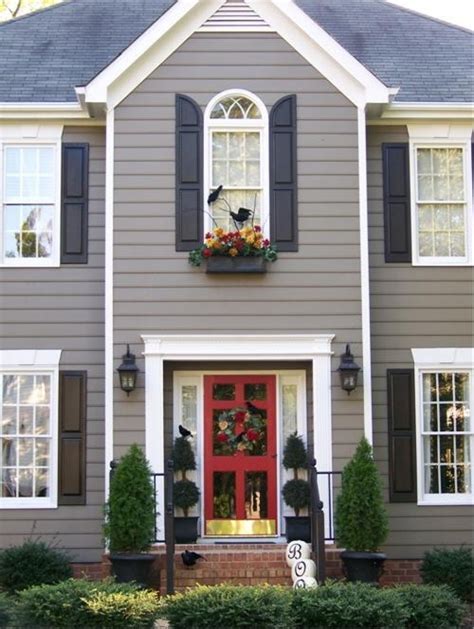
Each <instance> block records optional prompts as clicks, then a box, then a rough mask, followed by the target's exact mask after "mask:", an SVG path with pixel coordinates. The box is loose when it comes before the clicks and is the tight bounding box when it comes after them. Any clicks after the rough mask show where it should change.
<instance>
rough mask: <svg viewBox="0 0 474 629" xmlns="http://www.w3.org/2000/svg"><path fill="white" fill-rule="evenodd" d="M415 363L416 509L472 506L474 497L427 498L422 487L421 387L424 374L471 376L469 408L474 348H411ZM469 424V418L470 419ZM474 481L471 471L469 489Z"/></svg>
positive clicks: (472, 396) (473, 383)
mask: <svg viewBox="0 0 474 629" xmlns="http://www.w3.org/2000/svg"><path fill="white" fill-rule="evenodd" d="M411 352H412V355H413V360H414V363H415V418H416V461H417V464H416V469H417V488H418V505H420V506H435V505H472V504H473V502H474V494H473V493H470V494H467V493H466V494H427V493H426V492H425V487H424V469H423V467H424V454H423V439H422V428H423V387H422V378H423V374H425V373H432V372H433V371H436V372H442V371H447V372H453V371H454V372H457V371H468V372H469V373H470V374H471V387H470V395H471V406H472V403H473V402H474V395H473V392H472V389H473V385H474V347H472V348H471V347H467V348H445V347H443V348H420V349H418V348H414V349H412V350H411ZM471 420H472V418H471ZM472 450H474V447H471V462H473V461H474V459H473V457H474V452H473V451H472ZM473 481H474V470H473V469H472V467H471V487H472V482H473Z"/></svg>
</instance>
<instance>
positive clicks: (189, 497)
mask: <svg viewBox="0 0 474 629" xmlns="http://www.w3.org/2000/svg"><path fill="white" fill-rule="evenodd" d="M173 498H174V505H175V507H179V508H180V509H182V510H183V513H184V517H185V518H187V517H188V514H189V509H190V508H191V507H194V505H195V504H197V503H198V501H199V489H198V488H197V486H196V483H194V482H193V481H192V480H189V479H188V478H184V479H182V480H178V481H176V482H175V484H174V494H173Z"/></svg>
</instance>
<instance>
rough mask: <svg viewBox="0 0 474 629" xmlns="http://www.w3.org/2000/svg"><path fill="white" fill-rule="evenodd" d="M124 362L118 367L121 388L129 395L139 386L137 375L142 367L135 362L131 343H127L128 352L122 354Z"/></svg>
mask: <svg viewBox="0 0 474 629" xmlns="http://www.w3.org/2000/svg"><path fill="white" fill-rule="evenodd" d="M122 361H123V362H122V364H121V365H120V367H117V371H118V374H119V378H120V388H121V389H122V391H125V393H126V394H127V397H128V396H129V395H130V392H131V391H133V390H134V389H135V387H136V386H137V375H138V372H139V371H140V369H139V368H138V367H137V366H136V364H135V354H131V353H130V345H129V344H128V343H127V353H126V354H124V355H123V356H122Z"/></svg>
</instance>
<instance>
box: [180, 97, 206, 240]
mask: <svg viewBox="0 0 474 629" xmlns="http://www.w3.org/2000/svg"><path fill="white" fill-rule="evenodd" d="M202 187H203V144H202V111H201V108H200V107H199V105H198V104H197V103H196V102H195V101H194V100H193V99H192V98H189V96H183V95H182V94H177V95H176V251H190V250H191V249H194V248H195V247H198V246H199V245H200V244H201V243H202V240H203V189H202Z"/></svg>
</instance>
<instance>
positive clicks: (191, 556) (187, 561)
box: [181, 550, 206, 567]
mask: <svg viewBox="0 0 474 629" xmlns="http://www.w3.org/2000/svg"><path fill="white" fill-rule="evenodd" d="M181 559H182V560H183V563H184V565H185V566H189V567H190V566H194V565H196V561H197V560H198V559H204V561H206V558H205V557H203V556H202V555H200V554H199V553H195V552H194V550H185V551H184V552H183V553H181Z"/></svg>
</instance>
